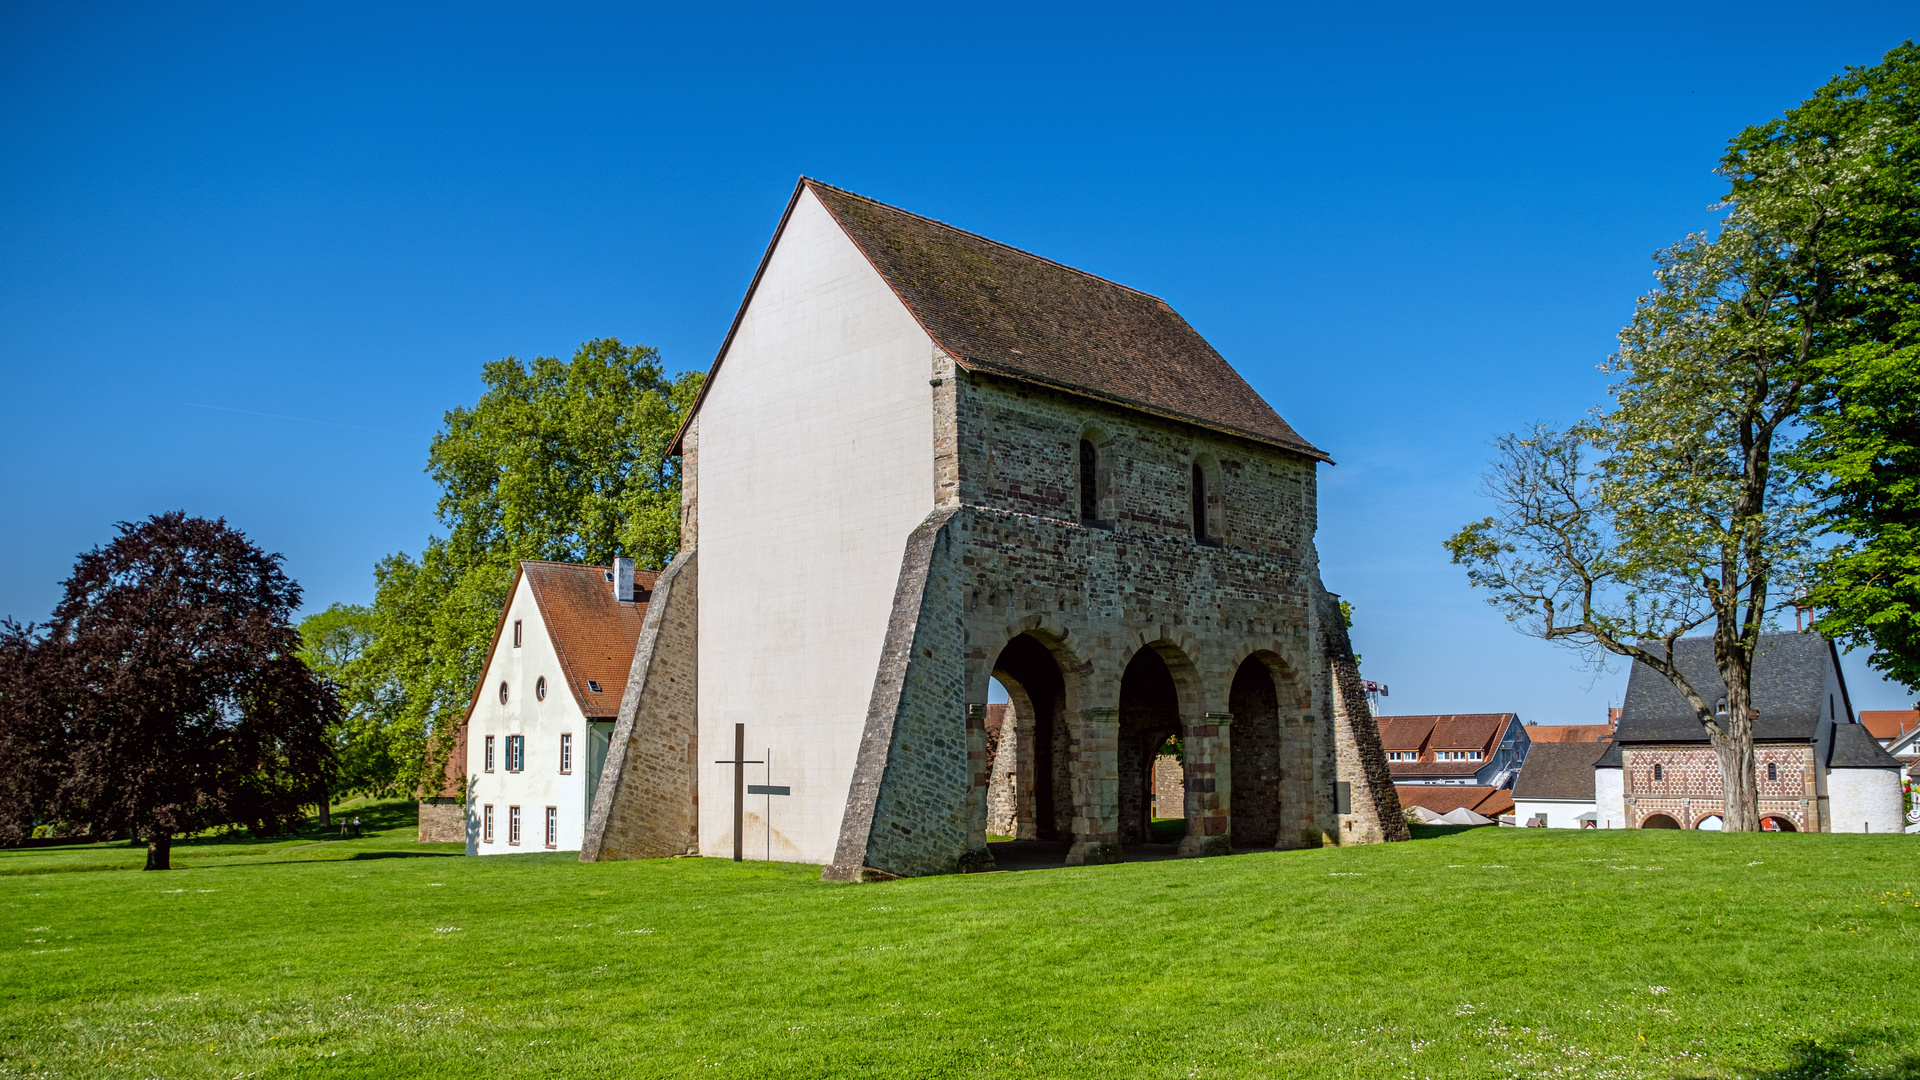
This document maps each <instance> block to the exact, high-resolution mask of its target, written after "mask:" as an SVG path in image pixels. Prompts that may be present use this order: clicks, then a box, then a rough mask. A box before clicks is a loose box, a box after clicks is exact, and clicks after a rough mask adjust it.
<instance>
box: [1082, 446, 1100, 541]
mask: <svg viewBox="0 0 1920 1080" xmlns="http://www.w3.org/2000/svg"><path fill="white" fill-rule="evenodd" d="M1080 520H1081V521H1085V522H1093V521H1098V520H1100V451H1099V450H1097V449H1095V448H1094V445H1093V440H1091V439H1081V440H1080Z"/></svg>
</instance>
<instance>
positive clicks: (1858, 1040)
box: [1701, 1032, 1920, 1080]
mask: <svg viewBox="0 0 1920 1080" xmlns="http://www.w3.org/2000/svg"><path fill="white" fill-rule="evenodd" d="M1892 1044H1894V1035H1893V1033H1892V1032H1875V1033H1873V1034H1872V1035H1866V1034H1848V1035H1843V1036H1841V1037H1839V1038H1837V1039H1801V1040H1800V1041H1799V1042H1796V1043H1794V1044H1793V1045H1792V1046H1791V1047H1789V1048H1788V1052H1789V1053H1790V1054H1791V1055H1792V1058H1793V1060H1792V1061H1790V1062H1788V1063H1787V1064H1786V1065H1783V1066H1781V1067H1780V1068H1777V1069H1770V1070H1760V1071H1756V1072H1754V1074H1753V1080H1843V1078H1845V1080H1852V1078H1854V1077H1876V1078H1881V1080H1920V1056H1915V1055H1913V1054H1904V1055H1902V1056H1901V1057H1900V1058H1899V1059H1898V1060H1896V1061H1894V1062H1893V1063H1892V1064H1890V1065H1886V1066H1878V1067H1876V1066H1871V1065H1862V1064H1861V1063H1860V1061H1859V1060H1858V1059H1857V1056H1856V1055H1857V1053H1858V1051H1860V1050H1863V1049H1867V1048H1870V1047H1876V1046H1887V1045H1892ZM1742 1071H1743V1072H1744V1070H1742ZM1701 1080H1708V1078H1705V1077H1702V1078H1701Z"/></svg>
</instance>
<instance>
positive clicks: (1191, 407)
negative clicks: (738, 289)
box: [675, 177, 1327, 460]
mask: <svg viewBox="0 0 1920 1080" xmlns="http://www.w3.org/2000/svg"><path fill="white" fill-rule="evenodd" d="M802 191H811V192H813V194H814V196H815V197H816V198H818V199H819V200H820V202H821V204H822V205H823V206H825V207H826V208H827V212H828V213H830V214H832V215H833V217H834V220H835V221H837V222H839V224H840V227H841V228H842V229H844V230H845V231H846V233H847V236H848V237H849V238H850V239H851V240H852V241H853V243H854V245H855V246H856V247H858V248H859V249H860V251H861V253H862V254H864V255H866V257H867V261H868V262H869V263H871V264H872V266H873V268H874V270H875V271H876V272H878V273H879V274H880V276H881V278H883V279H884V280H885V281H886V282H887V284H888V285H889V286H890V287H891V288H892V289H893V291H894V294H895V295H897V296H898V297H899V298H900V301H901V303H903V304H905V305H906V307H907V310H908V311H909V312H911V313H912V315H913V317H914V319H915V320H916V321H918V322H919V324H920V326H921V328H922V329H923V330H925V331H926V332H927V336H929V337H931V338H933V340H934V341H935V342H937V343H939V345H940V347H941V348H942V349H944V350H945V351H946V352H947V353H948V354H949V355H951V356H952V357H953V358H954V360H955V361H956V362H957V363H958V364H959V365H960V366H961V367H962V368H963V369H965V370H968V371H974V372H980V373H984V374H990V375H998V376H1002V377H1004V378H1009V379H1019V380H1022V381H1025V382H1032V383H1040V384H1043V385H1046V386H1052V387H1058V388H1060V389H1063V390H1067V391H1070V392H1072V393H1076V394H1080V395H1084V396H1088V397H1093V398H1098V399H1101V400H1104V401H1109V402H1112V403H1115V404H1118V405H1122V406H1125V407H1127V408H1131V409H1136V410H1139V411H1141V412H1146V413H1152V414H1154V415H1157V416H1165V417H1170V418H1172V419H1175V420H1181V421H1185V422H1187V423H1193V424H1198V425H1200V426H1203V427H1208V428H1212V429H1214V430H1217V431H1223V432H1227V433H1230V434H1234V435H1239V436H1242V437H1245V438H1249V439H1253V440H1256V441H1258V442H1263V443H1268V444H1270V445H1274V446H1280V447H1284V448H1286V449H1289V450H1293V451H1297V452H1299V453H1302V454H1306V455H1309V456H1311V457H1315V458H1319V459H1322V460H1326V458H1327V455H1326V454H1325V453H1324V452H1323V451H1321V450H1319V449H1317V448H1315V447H1314V446H1313V445H1312V444H1311V443H1309V442H1307V441H1306V440H1305V439H1303V438H1301V437H1300V435H1299V433H1297V432H1295V431H1294V430H1293V428H1292V427H1290V426H1288V424H1287V422H1286V421H1285V420H1282V419H1281V418H1280V414H1279V413H1276V412H1274V410H1273V407H1272V406H1271V405H1268V404H1267V403H1266V401H1265V400H1263V399H1262V398H1261V397H1260V395H1259V394H1257V393H1255V392H1254V389H1253V387H1251V386H1248V385H1247V381H1246V380H1245V379H1242V378H1241V377H1240V374H1239V372H1236V371H1235V370H1234V369H1233V367H1232V365H1230V364H1228V363H1227V361H1226V360H1225V359H1224V358H1223V357H1221V355H1220V354H1219V353H1218V352H1215V351H1214V348H1213V346H1211V345H1209V344H1207V341H1206V339H1205V338H1202V337H1201V336H1200V334H1199V333H1198V332H1197V331H1195V330H1194V328H1193V327H1192V326H1189V325H1188V324H1187V321H1186V320H1185V319H1182V318H1181V317H1180V316H1179V314H1178V313H1177V312H1175V311H1174V310H1173V308H1171V307H1169V306H1168V305H1167V303H1166V301H1164V300H1161V299H1159V298H1158V297H1155V296H1150V295H1148V294H1146V293H1143V292H1140V291H1139V290H1137V289H1130V288H1128V287H1126V286H1125V285H1119V284H1116V283H1114V282H1111V281H1108V280H1106V279H1105V278H1099V277H1095V276H1094V275H1092V274H1089V273H1086V272H1084V271H1080V270H1075V269H1074V268H1072V267H1070V266H1066V265H1064V264H1061V263H1057V262H1054V261H1053V260H1051V259H1045V258H1042V257H1040V256H1038V255H1034V254H1032V253H1030V252H1026V251H1022V250H1020V249H1019V248H1015V247H1009V246H1008V245H1006V244H1002V243H1000V242H998V241H995V240H989V239H987V238H986V237H984V236H978V235H976V234H974V233H970V232H965V231H963V230H960V229H956V228H954V227H953V226H951V225H947V224H944V223H942V222H939V221H935V220H933V219H932V218H927V217H921V216H920V215H918V214H912V213H908V212H907V211H905V210H901V209H898V208H897V207H892V206H888V205H886V204H885V203H880V202H875V201H874V200H872V199H869V198H867V197H865V196H863V195H855V194H853V193H852V192H850V191H843V190H841V189H840V188H836V187H832V186H829V185H827V184H823V183H820V182H819V181H817V180H812V179H809V178H807V177H801V178H800V182H799V184H798V185H797V186H796V187H795V189H794V195H793V197H794V200H796V201H797V200H798V199H799V197H800V193H801V192H802ZM792 212H793V205H792V203H789V204H788V207H787V213H788V214H789V215H791V214H792ZM785 225H786V222H785V220H784V219H783V220H782V221H781V227H782V228H784V227H785ZM774 242H775V243H778V242H779V234H778V232H776V233H775V235H774ZM772 250H773V249H772V246H771V245H770V246H769V247H768V254H769V255H771V254H772ZM765 265H766V263H765V261H764V259H763V261H762V263H761V266H762V270H763V271H764V268H765ZM758 282H759V277H758V275H756V276H755V284H756V285H757V284H758ZM752 296H753V294H752V290H751V289H749V291H748V294H747V302H750V301H751V300H752ZM740 310H741V312H742V313H744V312H745V311H746V302H743V303H742V305H741V309H740ZM734 325H735V326H736V327H738V325H739V316H738V315H736V316H735V320H734ZM732 337H733V334H732V331H729V332H728V335H727V338H728V341H729V342H731V340H732ZM726 348H727V346H726V345H725V344H723V345H722V346H721V350H720V356H721V358H724V357H725V355H726ZM719 362H720V361H719V360H718V359H716V360H715V362H714V371H715V372H717V370H718V367H719ZM712 375H713V372H710V373H709V376H708V378H709V385H710V384H711V380H712ZM704 395H705V391H704V389H703V390H702V397H703V398H704ZM698 408H699V402H696V403H695V406H694V410H689V415H691V413H692V411H695V410H697V409H698ZM675 444H676V448H677V445H678V439H677V438H676V440H675Z"/></svg>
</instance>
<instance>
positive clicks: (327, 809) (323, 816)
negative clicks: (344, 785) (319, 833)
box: [319, 784, 333, 829]
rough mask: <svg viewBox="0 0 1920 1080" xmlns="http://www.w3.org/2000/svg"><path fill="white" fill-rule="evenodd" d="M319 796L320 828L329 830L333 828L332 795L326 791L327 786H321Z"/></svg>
mask: <svg viewBox="0 0 1920 1080" xmlns="http://www.w3.org/2000/svg"><path fill="white" fill-rule="evenodd" d="M319 795H320V827H321V828H323V829H330V828H332V827H333V793H332V792H330V791H328V790H327V785H325V784H321V785H320V791H319Z"/></svg>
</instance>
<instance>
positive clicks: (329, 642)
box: [300, 604, 408, 825]
mask: <svg viewBox="0 0 1920 1080" xmlns="http://www.w3.org/2000/svg"><path fill="white" fill-rule="evenodd" d="M377 625H378V624H377V622H376V621H375V618H374V613H373V609H372V608H370V607H365V606H362V605H359V604H334V605H332V606H331V607H328V608H327V609H326V610H325V611H317V612H315V613H313V614H311V615H308V616H307V617H306V618H304V619H302V620H300V658H301V659H302V660H305V661H306V663H307V667H308V668H310V669H311V670H312V671H313V673H314V674H315V675H317V676H319V677H320V678H321V679H323V680H325V681H326V682H327V683H328V685H330V686H332V687H333V689H334V692H335V694H337V695H338V696H339V699H340V703H341V712H340V715H339V717H338V718H337V719H336V721H335V722H334V723H333V724H332V725H330V726H329V727H328V730H327V740H328V742H329V744H330V745H331V746H332V748H333V753H334V768H333V771H332V772H331V774H330V775H329V776H328V777H327V779H326V783H325V784H324V786H323V788H322V789H321V790H320V791H319V792H317V794H316V798H317V801H318V802H319V803H320V823H321V824H322V825H326V824H327V823H328V821H329V815H328V806H329V803H330V802H331V801H332V800H333V799H337V798H340V797H342V796H348V795H391V794H395V793H397V792H400V791H402V790H404V789H403V787H402V784H403V782H404V780H403V777H402V773H403V771H404V770H403V768H402V766H401V759H402V756H403V755H404V754H405V753H406V752H407V750H408V747H407V746H406V745H405V744H404V741H402V742H401V744H400V745H396V737H395V734H396V733H395V728H394V723H393V721H394V716H395V714H396V712H397V708H396V706H397V702H398V698H399V692H398V688H397V687H396V686H395V684H394V682H393V680H392V679H391V678H390V677H388V676H387V675H386V673H384V672H382V671H380V670H379V669H378V668H376V667H374V666H373V665H372V664H371V663H369V662H368V660H367V651H368V649H369V648H370V647H371V646H372V645H373V642H374V638H375V636H376V627H377Z"/></svg>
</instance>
